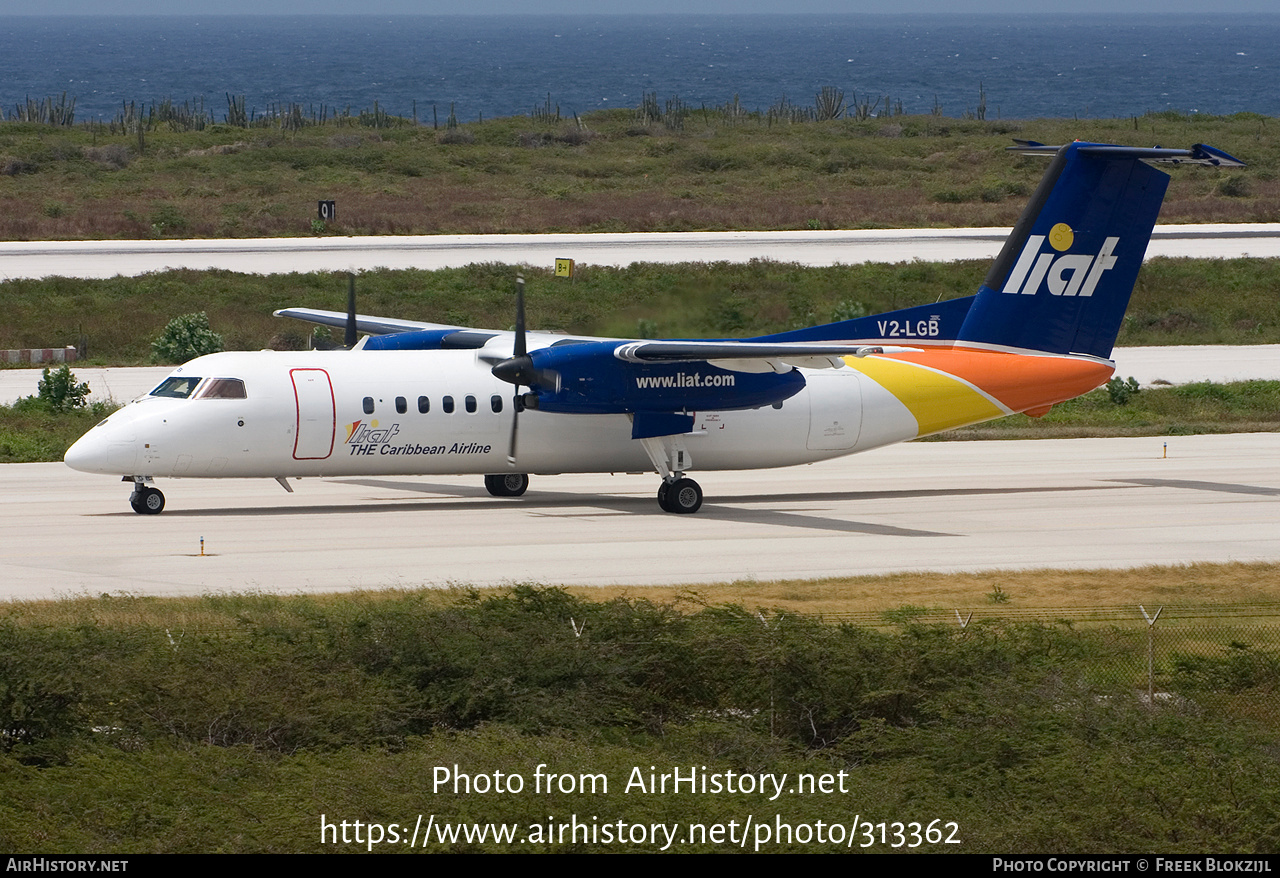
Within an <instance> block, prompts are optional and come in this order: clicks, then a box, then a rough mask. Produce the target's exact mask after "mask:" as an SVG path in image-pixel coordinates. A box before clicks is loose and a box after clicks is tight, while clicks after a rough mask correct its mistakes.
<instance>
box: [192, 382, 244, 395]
mask: <svg viewBox="0 0 1280 878" xmlns="http://www.w3.org/2000/svg"><path fill="white" fill-rule="evenodd" d="M244 398H245V392H244V382H243V381H241V380H240V379H239V378H210V379H209V380H208V381H206V382H205V384H204V386H203V387H201V388H200V392H199V393H197V394H196V399H244Z"/></svg>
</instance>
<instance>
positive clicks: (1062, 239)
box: [1001, 223, 1120, 298]
mask: <svg viewBox="0 0 1280 878" xmlns="http://www.w3.org/2000/svg"><path fill="white" fill-rule="evenodd" d="M1075 238H1076V235H1075V232H1074V231H1072V229H1071V227H1070V226H1069V225H1067V224H1066V223H1058V224H1057V225H1055V226H1054V227H1053V228H1052V229H1050V230H1049V234H1048V235H1031V236H1029V237H1028V238H1027V243H1026V245H1025V246H1024V247H1023V248H1022V253H1021V255H1019V256H1018V262H1017V264H1015V265H1014V266H1013V271H1012V272H1010V273H1009V279H1008V280H1007V281H1006V282H1005V285H1004V289H1003V290H1001V292H1002V293H1012V294H1015V295H1016V294H1018V293H1021V294H1022V295H1024V296H1034V295H1035V294H1036V293H1038V292H1040V290H1041V288H1042V287H1048V289H1049V293H1050V294H1051V295H1054V296H1080V297H1082V298H1084V297H1087V296H1092V295H1093V291H1094V290H1095V289H1096V288H1097V286H1098V281H1100V280H1102V274H1103V272H1105V271H1107V270H1108V269H1111V268H1114V267H1115V264H1116V257H1115V256H1113V255H1111V254H1113V253H1114V252H1115V249H1116V246H1117V245H1118V244H1119V243H1120V239H1119V238H1118V237H1115V238H1107V239H1106V240H1105V241H1103V242H1102V249H1100V250H1099V251H1098V252H1097V254H1096V255H1094V254H1089V253H1067V252H1066V251H1067V250H1070V249H1071V245H1072V244H1073V243H1074V242H1075ZM1045 241H1048V242H1049V248H1050V249H1049V251H1048V252H1045V253H1041V252H1040V249H1041V247H1043V246H1044V244H1045ZM1054 251H1056V252H1054ZM1059 253H1060V254H1062V255H1060V256H1059V255H1058V254H1059Z"/></svg>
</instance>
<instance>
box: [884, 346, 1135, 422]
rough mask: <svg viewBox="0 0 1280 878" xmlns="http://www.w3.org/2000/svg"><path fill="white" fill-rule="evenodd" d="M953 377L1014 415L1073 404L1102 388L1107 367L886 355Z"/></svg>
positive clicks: (994, 357) (1054, 360) (1049, 360)
mask: <svg viewBox="0 0 1280 878" xmlns="http://www.w3.org/2000/svg"><path fill="white" fill-rule="evenodd" d="M884 356H886V357H892V358H893V359H895V360H902V361H904V362H908V363H919V364H920V365H921V366H928V367H929V368H931V369H937V370H939V371H941V372H947V373H949V374H951V375H955V376H956V377H957V378H960V379H962V380H964V381H967V382H969V383H970V384H972V385H974V386H975V387H978V388H979V389H981V390H982V391H983V392H985V393H988V394H990V395H991V396H992V397H994V398H995V399H997V400H999V401H1000V403H1001V404H1003V405H1004V406H1005V407H1006V408H1008V409H1010V410H1012V411H1015V412H1025V411H1027V410H1028V409H1035V408H1041V407H1043V406H1047V405H1055V404H1056V403H1060V402H1065V401H1066V400H1068V399H1075V398H1076V397H1077V396H1079V395H1080V394H1082V393H1088V392H1089V391H1090V390H1093V389H1094V388H1095V387H1098V386H1100V385H1102V384H1105V383H1106V381H1107V380H1108V379H1109V378H1110V377H1111V374H1112V373H1113V372H1114V371H1115V368H1114V367H1113V366H1111V364H1110V363H1104V362H1099V361H1098V360H1091V359H1085V358H1081V357H1057V356H1052V355H1049V356H1044V355H1041V356H1035V355H1032V354H1013V353H1006V352H1003V351H978V350H971V349H965V348H950V349H943V350H922V351H919V352H915V351H911V352H907V353H901V354H885V355H884Z"/></svg>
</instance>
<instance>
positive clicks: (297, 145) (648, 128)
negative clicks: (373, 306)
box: [0, 98, 1280, 240]
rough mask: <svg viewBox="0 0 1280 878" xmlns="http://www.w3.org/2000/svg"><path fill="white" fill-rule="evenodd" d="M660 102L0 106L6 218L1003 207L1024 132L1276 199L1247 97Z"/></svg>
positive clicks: (934, 213)
mask: <svg viewBox="0 0 1280 878" xmlns="http://www.w3.org/2000/svg"><path fill="white" fill-rule="evenodd" d="M651 103H652V104H653V107H652V108H651V109H650V110H649V111H646V110H645V108H643V107H642V108H640V110H611V111H601V112H596V113H589V114H587V115H585V116H583V117H581V118H577V117H575V118H574V119H567V118H564V119H562V118H559V116H558V114H552V113H549V112H548V113H537V114H535V115H534V116H530V117H523V116H519V117H511V118H502V119H493V120H488V121H483V122H475V123H465V124H458V123H457V122H456V120H442V121H441V122H440V125H441V127H440V128H435V127H432V126H430V125H413V124H411V123H409V120H399V119H393V118H392V117H387V116H386V114H385V113H382V114H381V115H377V114H366V115H367V116H368V118H367V119H361V118H359V117H354V116H352V117H347V118H345V119H342V118H337V119H330V120H329V122H328V124H325V125H309V124H305V120H304V119H302V118H300V117H299V118H296V119H295V118H294V116H293V115H292V114H280V115H279V116H278V117H277V119H276V122H275V124H267V125H265V126H261V125H255V126H253V127H241V126H240V125H237V124H212V123H209V124H202V125H201V126H200V127H199V128H198V129H197V128H193V127H191V126H189V125H187V124H184V123H183V122H182V120H181V119H179V118H177V117H170V118H167V119H164V120H161V121H159V122H158V123H157V122H155V121H154V120H153V121H151V122H148V123H147V124H145V125H143V126H142V127H141V128H140V127H139V125H138V120H136V119H135V120H132V121H130V120H122V122H121V124H119V125H114V126H105V125H98V124H90V125H79V126H77V125H71V126H65V125H53V124H40V123H37V122H12V121H11V122H6V123H2V124H0V207H2V208H3V209H2V210H0V240H47V239H96V238H164V237H197V238H200V237H260V236H271V237H275V236H290V235H313V234H339V235H370V234H440V233H444V234H459V233H500V232H550V231H561V232H622V231H688V230H737V229H825V228H832V229H834V228H902V227H920V226H947V227H963V226H1007V225H1012V224H1013V222H1014V220H1015V219H1016V218H1017V216H1018V214H1019V212H1020V211H1021V210H1022V206H1023V204H1024V203H1025V201H1026V198H1027V196H1028V195H1029V194H1030V193H1031V191H1032V190H1033V189H1034V188H1035V186H1036V183H1037V182H1038V181H1039V179H1040V176H1041V174H1042V173H1043V172H1044V161H1043V160H1038V159H1034V158H1016V157H1011V156H1008V155H1006V154H1005V153H1004V148H1005V147H1006V146H1009V145H1010V139H1011V138H1013V137H1020V138H1027V139H1032V140H1038V141H1041V142H1045V143H1063V142H1068V141H1071V140H1075V139H1083V140H1097V141H1104V142H1119V143H1132V144H1135V145H1153V144H1163V145H1175V146H1181V147H1186V146H1190V145H1191V144H1193V143H1211V144H1213V145H1214V146H1216V147H1218V148H1220V149H1224V150H1226V151H1227V152H1229V153H1231V154H1233V155H1236V156H1238V157H1239V158H1241V159H1242V160H1244V161H1245V162H1247V163H1248V165H1249V167H1248V168H1246V169H1245V170H1243V171H1227V172H1223V173H1218V172H1216V171H1213V170H1206V169H1201V168H1196V169H1189V170H1175V172H1174V181H1173V184H1172V186H1171V188H1170V191H1169V195H1168V197H1167V198H1166V199H1165V204H1164V210H1163V213H1162V215H1161V217H1162V221H1163V222H1173V223H1185V222H1275V221H1277V220H1280V179H1278V178H1277V171H1278V170H1280V142H1278V141H1277V139H1276V137H1275V134H1274V126H1275V125H1276V124H1277V123H1276V121H1275V120H1274V119H1270V118H1268V117H1265V116H1260V115H1256V114H1252V113H1239V114H1236V115H1233V116H1217V117H1215V116H1203V115H1198V114H1196V115H1187V114H1181V113H1176V112H1164V113H1154V114H1148V115H1145V116H1141V117H1134V118H1128V119H1088V120H1063V119H1037V120H1026V121H1008V120H1001V121H991V120H979V119H967V120H966V119H950V118H945V117H942V116H932V115H929V116H891V115H890V116H880V117H869V118H858V117H859V116H861V115H862V114H861V113H857V112H852V113H851V114H850V115H846V116H844V117H842V118H838V119H831V120H827V121H803V118H804V117H803V116H802V115H801V116H794V115H792V114H770V113H765V114H753V113H746V112H726V111H725V109H724V108H715V109H711V108H692V107H687V106H685V107H683V111H682V112H681V113H679V114H677V115H678V118H676V117H673V116H671V115H670V114H667V113H658V114H657V115H655V114H654V113H653V112H652V109H656V108H657V107H658V102H657V100H656V98H655V99H654V100H653V101H652V102H651ZM739 109H740V108H739ZM29 118H42V116H41V115H40V114H33V115H31V116H29ZM792 118H795V119H798V120H802V121H794V122H793V121H791V119H792ZM320 200H333V201H335V202H336V207H337V215H336V217H335V218H332V219H328V220H324V221H322V220H321V219H320V218H319V214H318V211H317V202H318V201H320Z"/></svg>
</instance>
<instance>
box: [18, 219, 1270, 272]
mask: <svg viewBox="0 0 1280 878" xmlns="http://www.w3.org/2000/svg"><path fill="white" fill-rule="evenodd" d="M1009 232H1010V229H1008V228H990V229H883V230H882V229H859V230H852V231H846V230H828V231H824V230H818V231H790V232H635V233H597V234H582V235H570V234H559V235H421V236H402V237H373V236H370V237H361V238H257V239H224V240H187V241H181V240H178V241H39V242H24V241H6V242H0V280H8V279H14V278H40V277H49V276H51V275H58V276H62V277H79V278H100V277H114V276H116V275H125V276H130V277H131V276H135V275H139V274H144V273H146V272H150V271H163V270H165V269H168V268H190V269H200V270H203V269H211V268H220V269H226V270H228V271H239V272H245V273H249V274H275V273H279V272H289V271H365V270H368V269H373V268H424V269H437V268H451V267H458V266H463V265H469V264H471V263H475V262H503V263H507V264H509V265H534V266H543V267H546V268H550V267H551V266H552V265H554V263H555V260H556V259H557V258H565V259H574V260H577V261H578V262H581V263H589V264H593V265H628V264H630V263H632V262H660V263H678V262H722V261H724V262H748V261H750V260H752V259H773V260H777V261H780V262H796V263H800V264H801V265H834V264H837V263H840V264H845V265H851V264H854V263H860V262H910V261H912V260H915V259H922V260H925V261H930V262H952V261H955V260H959V259H993V258H995V256H996V254H997V253H999V252H1000V247H1001V245H1002V244H1003V243H1004V240H1005V238H1006V237H1008V235H1009ZM1154 256H1172V257H1201V258H1214V259H1232V258H1238V257H1242V256H1257V257H1267V258H1275V257H1280V223H1245V224H1234V225H1213V224H1188V225H1169V226H1156V228H1155V231H1154V232H1153V233H1152V235H1151V243H1150V245H1149V246H1148V247H1147V258H1148V259H1150V258H1152V257H1154Z"/></svg>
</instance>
